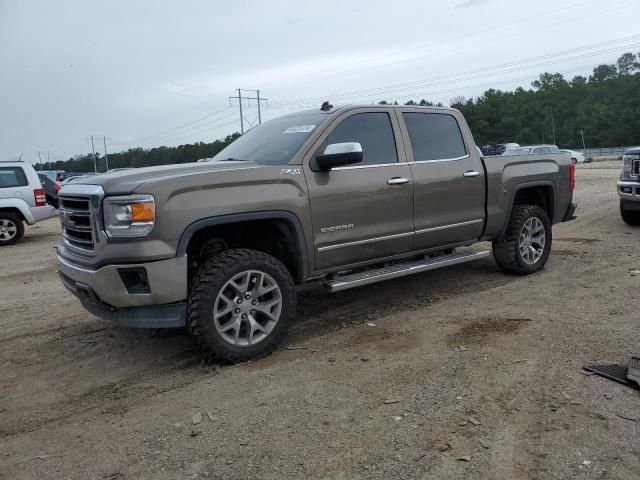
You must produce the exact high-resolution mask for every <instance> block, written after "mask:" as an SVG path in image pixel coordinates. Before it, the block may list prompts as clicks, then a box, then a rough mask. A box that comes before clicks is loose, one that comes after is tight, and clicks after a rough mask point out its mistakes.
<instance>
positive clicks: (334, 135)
mask: <svg viewBox="0 0 640 480" xmlns="http://www.w3.org/2000/svg"><path fill="white" fill-rule="evenodd" d="M343 142H358V143H360V145H362V163H358V164H357V165H380V164H383V163H397V162H398V152H397V150H396V140H395V137H394V135H393V128H392V127H391V119H390V118H389V114H388V113H386V112H372V113H356V114H355V115H351V116H350V117H348V118H345V119H344V120H343V121H342V122H340V124H339V125H338V126H337V127H336V128H335V129H334V130H333V132H331V133H330V134H329V136H328V137H327V140H326V141H325V143H324V146H323V147H321V149H322V150H324V147H326V145H328V144H331V143H343Z"/></svg>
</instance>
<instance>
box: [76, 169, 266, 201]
mask: <svg viewBox="0 0 640 480" xmlns="http://www.w3.org/2000/svg"><path fill="white" fill-rule="evenodd" d="M257 166H258V165H257V164H256V163H255V162H245V161H210V162H197V163H180V164H175V165H160V166H157V167H143V168H131V169H127V170H117V171H115V172H109V173H103V174H100V175H94V176H90V177H85V178H82V179H79V180H77V181H75V182H73V185H79V184H87V185H100V186H101V187H102V189H103V190H104V191H105V193H106V194H108V195H126V194H129V193H132V192H133V191H134V190H136V189H137V188H138V187H140V186H141V185H143V184H145V183H147V182H150V181H153V182H157V181H162V180H165V179H171V178H175V177H179V176H182V175H194V174H196V175H197V174H206V173H213V172H216V171H220V172H222V171H228V170H242V169H245V168H255V167H257Z"/></svg>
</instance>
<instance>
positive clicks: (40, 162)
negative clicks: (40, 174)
mask: <svg viewBox="0 0 640 480" xmlns="http://www.w3.org/2000/svg"><path fill="white" fill-rule="evenodd" d="M38 159H39V162H38V167H40V171H42V157H41V156H40V150H38Z"/></svg>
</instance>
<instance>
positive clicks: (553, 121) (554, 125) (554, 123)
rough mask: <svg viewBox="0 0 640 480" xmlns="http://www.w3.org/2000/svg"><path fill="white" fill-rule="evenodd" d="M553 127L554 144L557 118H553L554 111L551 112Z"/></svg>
mask: <svg viewBox="0 0 640 480" xmlns="http://www.w3.org/2000/svg"><path fill="white" fill-rule="evenodd" d="M551 128H552V129H553V144H554V145H555V144H556V120H555V118H553V113H552V114H551Z"/></svg>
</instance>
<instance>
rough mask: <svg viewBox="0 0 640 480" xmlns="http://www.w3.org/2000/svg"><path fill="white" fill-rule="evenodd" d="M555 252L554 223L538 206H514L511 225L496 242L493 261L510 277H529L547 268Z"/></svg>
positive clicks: (510, 219) (494, 243)
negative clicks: (512, 274)
mask: <svg viewBox="0 0 640 480" xmlns="http://www.w3.org/2000/svg"><path fill="white" fill-rule="evenodd" d="M550 251H551V222H550V221H549V217H548V216H547V212H545V211H544V210H543V209H542V208H540V207H539V206H537V205H514V207H513V209H512V210H511V217H510V218H509V225H508V226H507V230H506V232H505V233H504V235H503V236H502V237H500V238H499V239H498V240H494V242H493V257H494V258H495V260H496V262H497V263H498V265H499V266H500V268H502V270H504V271H505V272H507V273H515V274H518V275H528V274H530V273H535V272H538V271H540V270H542V269H543V268H544V265H545V263H547V259H548V258H549V253H550Z"/></svg>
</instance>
